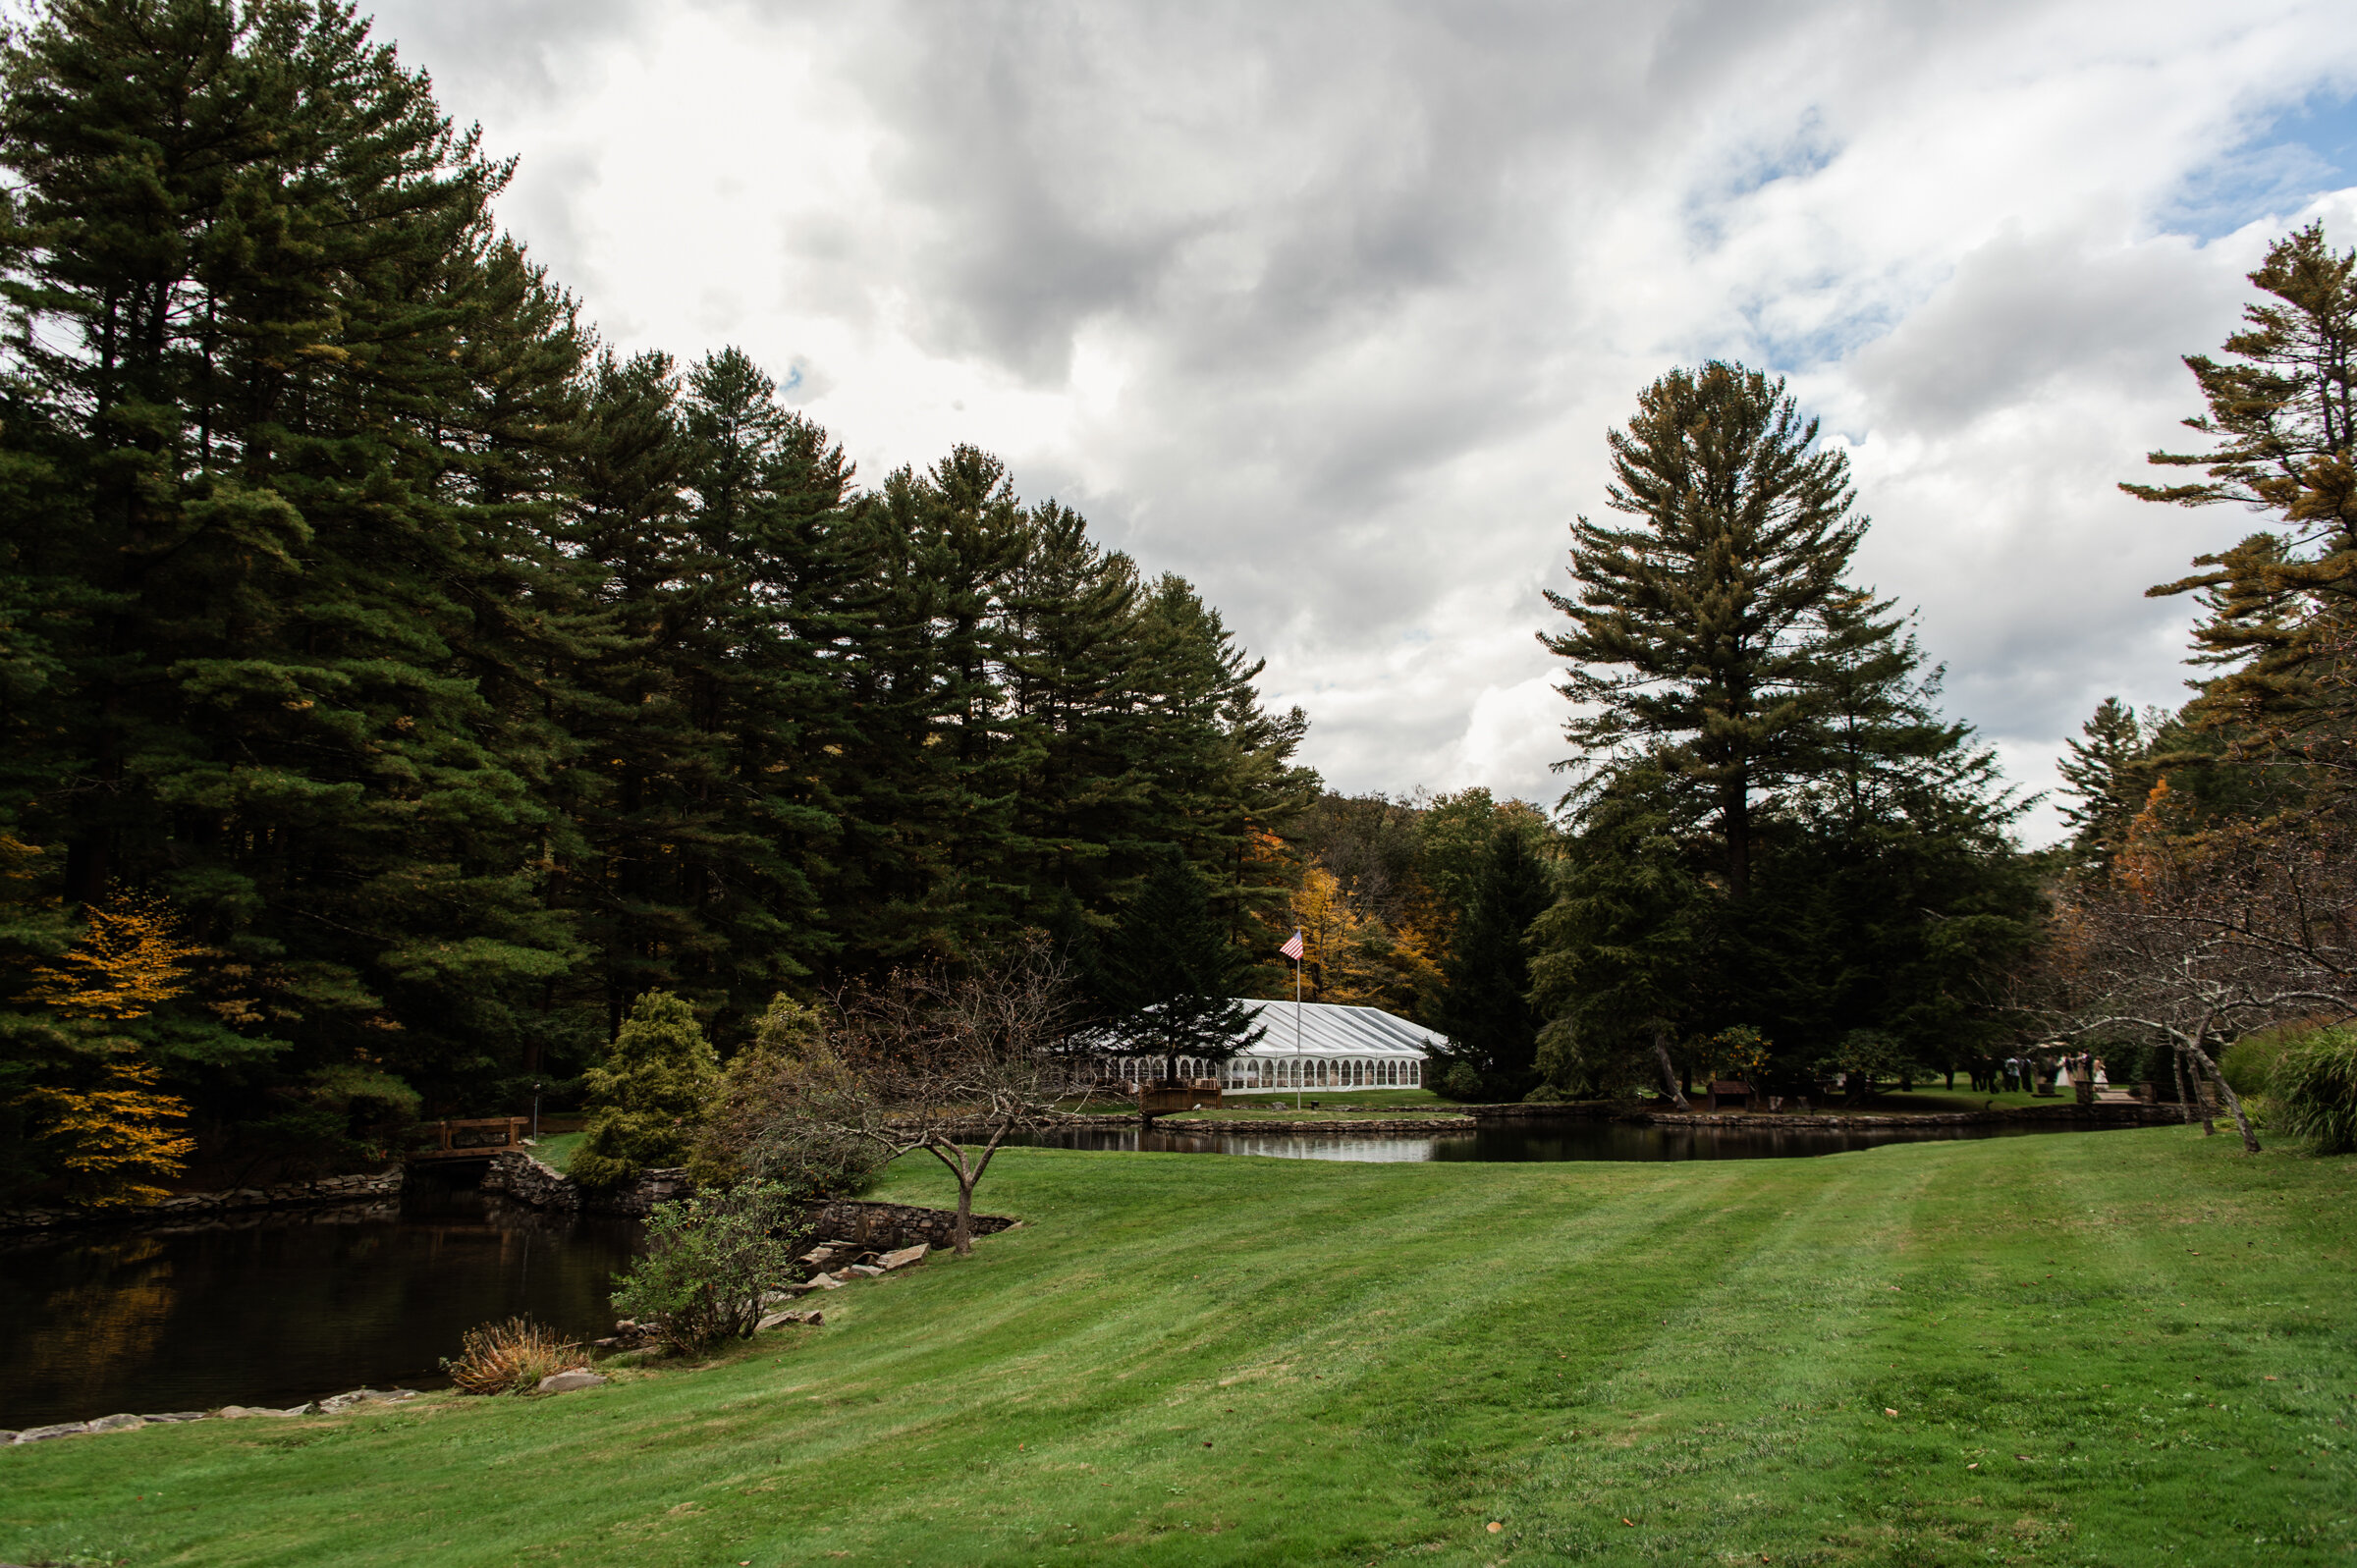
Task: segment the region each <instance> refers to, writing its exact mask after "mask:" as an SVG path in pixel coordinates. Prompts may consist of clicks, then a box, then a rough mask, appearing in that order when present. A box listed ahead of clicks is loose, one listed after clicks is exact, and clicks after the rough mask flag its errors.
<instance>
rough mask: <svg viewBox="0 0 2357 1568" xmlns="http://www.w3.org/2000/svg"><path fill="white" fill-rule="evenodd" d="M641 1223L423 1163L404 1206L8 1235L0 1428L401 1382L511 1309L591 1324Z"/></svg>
mask: <svg viewBox="0 0 2357 1568" xmlns="http://www.w3.org/2000/svg"><path fill="white" fill-rule="evenodd" d="M638 1233H639V1226H638V1224H637V1222H636V1221H634V1220H627V1219H613V1218H603V1217H575V1216H565V1215H548V1214H542V1213H540V1212H538V1211H536V1210H532V1209H527V1208H524V1207H522V1206H521V1205H519V1204H514V1203H509V1202H507V1201H505V1200H502V1199H499V1198H496V1197H487V1196H485V1195H484V1194H482V1193H479V1192H475V1191H473V1190H472V1189H470V1188H465V1187H459V1186H455V1185H452V1184H449V1183H447V1182H444V1181H439V1180H436V1179H434V1178H433V1177H431V1176H427V1177H424V1178H422V1179H413V1180H412V1181H411V1184H410V1188H409V1191H408V1192H406V1193H405V1194H404V1195H403V1198H402V1201H401V1202H399V1203H398V1204H396V1203H391V1202H379V1203H372V1204H366V1205H354V1206H351V1207H349V1208H342V1209H313V1210H299V1211H293V1212H290V1213H286V1214H276V1215H271V1214H253V1215H237V1216H225V1217H221V1218H218V1219H213V1220H205V1221H194V1222H189V1223H184V1224H177V1225H174V1226H172V1227H170V1228H167V1229H151V1230H150V1229H143V1230H139V1231H136V1232H133V1231H113V1232H87V1231H85V1232H81V1233H76V1234H73V1235H69V1236H64V1237H57V1236H51V1237H27V1236H22V1235H20V1236H16V1237H12V1238H10V1242H11V1244H10V1245H9V1246H8V1247H7V1249H6V1250H5V1252H0V1427H27V1426H35V1425H40V1424H43V1423H47V1422H53V1421H76V1420H82V1419H84V1418H86V1417H90V1416H103V1415H109V1414H112V1413H114V1412H116V1411H121V1410H131V1411H153V1410H200V1409H208V1408H210V1407H212V1406H216V1405H222V1404H252V1405H286V1404H295V1403H299V1402H301V1401H302V1400H305V1399H313V1398H317V1397H318V1396H319V1395H321V1394H327V1393H334V1392H336V1391H338V1390H340V1389H345V1388H352V1387H356V1386H358V1385H359V1384H362V1383H373V1384H375V1385H377V1386H379V1387H383V1386H387V1385H390V1384H393V1383H407V1384H409V1385H410V1386H411V1387H415V1386H419V1385H420V1384H422V1383H427V1382H431V1381H433V1380H435V1379H437V1377H438V1374H437V1372H436V1365H437V1363H438V1361H439V1359H440V1358H441V1357H443V1356H446V1355H450V1354H453V1353H454V1352H456V1350H457V1349H458V1344H459V1336H460V1335H461V1334H462V1333H464V1332H465V1331H466V1329H467V1328H470V1327H472V1326H474V1325H476V1324H479V1323H483V1322H486V1321H488V1320H490V1319H494V1318H504V1317H508V1316H511V1315H513V1314H517V1313H529V1314H530V1315H531V1316H533V1317H535V1318H538V1319H539V1320H540V1321H542V1322H543V1323H547V1324H550V1325H553V1326H555V1327H557V1328H559V1329H562V1330H564V1331H565V1332H568V1333H573V1334H577V1335H582V1336H593V1335H595V1334H599V1333H603V1332H606V1331H608V1328H609V1325H611V1324H612V1322H613V1313H612V1311H611V1310H610V1309H609V1308H608V1307H607V1305H606V1300H605V1297H606V1292H607V1290H608V1289H609V1288H610V1285H609V1281H610V1279H611V1277H612V1275H613V1273H614V1272H615V1271H617V1270H618V1269H620V1268H621V1267H622V1265H623V1264H624V1263H625V1262H626V1261H627V1260H628V1259H629V1258H630V1253H631V1251H632V1250H633V1249H634V1248H635V1246H636V1245H637V1241H638Z"/></svg>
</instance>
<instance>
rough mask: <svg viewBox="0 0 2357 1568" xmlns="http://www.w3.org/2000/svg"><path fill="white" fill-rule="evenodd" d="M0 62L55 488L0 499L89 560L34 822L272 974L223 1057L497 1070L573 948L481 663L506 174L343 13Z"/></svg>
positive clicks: (190, 18) (155, 30) (115, 14)
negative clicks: (507, 1044) (487, 402)
mask: <svg viewBox="0 0 2357 1568" xmlns="http://www.w3.org/2000/svg"><path fill="white" fill-rule="evenodd" d="M0 72H5V76H6V91H5V93H0V99H4V107H0V161H5V162H6V163H7V165H8V166H9V167H10V168H11V169H13V170H14V171H15V172H16V173H17V175H18V177H19V179H20V182H21V187H20V190H19V193H18V199H17V202H16V204H15V211H14V213H13V214H12V219H13V221H12V222H11V224H10V225H9V227H8V230H7V233H6V248H7V254H8V257H9V266H8V275H7V277H6V279H5V280H4V283H0V287H4V289H5V292H6V295H7V297H8V298H9V300H10V301H11V303H12V305H13V307H14V308H15V309H16V310H17V312H18V313H19V315H20V317H21V326H22V328H23V344H22V347H21V351H20V353H19V355H18V365H19V368H20V371H21V377H22V379H21V383H20V384H21V386H22V388H23V390H24V393H25V395H26V396H27V397H28V398H31V399H34V400H37V401H38V402H39V403H40V404H41V405H42V406H43V407H44V409H45V411H46V417H45V420H44V421H43V423H42V425H41V428H40V430H39V431H38V432H37V433H36V434H35V443H34V450H35V452H36V453H37V454H38V456H39V458H40V460H41V461H42V462H43V463H44V464H45V466H46V469H47V472H48V473H49V474H51V475H52V476H54V479H55V482H56V489H55V490H54V491H53V492H51V493H49V494H48V496H47V497H46V498H45V500H44V502H43V504H42V505H41V506H39V507H33V508H27V507H25V506H23V505H22V503H24V502H25V501H27V499H30V498H29V496H28V493H27V492H26V491H25V490H22V489H20V490H18V491H16V492H14V493H12V494H11V495H9V496H7V497H5V498H0V506H5V507H7V508H8V509H9V510H8V514H7V516H6V517H5V519H4V520H0V530H4V531H5V532H6V534H7V535H8V537H9V538H10V539H11V540H12V554H13V555H14V556H15V558H16V559H17V560H18V561H19V562H20V563H22V564H23V565H24V566H25V567H27V568H29V570H30V572H31V573H32V574H33V575H34V576H35V577H36V578H39V579H43V580H46V581H48V582H56V583H62V582H73V583H77V584H80V585H81V586H80V588H79V589H78V590H77V597H76V599H75V600H74V603H75V605H76V609H75V611H74V613H73V614H72V615H71V616H70V617H69V618H68V619H67V622H66V623H65V624H64V625H63V626H61V627H60V628H59V631H58V634H57V637H56V640H54V641H53V642H52V647H53V648H54V649H55V650H56V651H57V653H58V655H59V659H58V663H57V667H56V670H55V677H56V689H57V690H58V692H59V706H58V709H57V717H58V718H59V720H60V721H61V723H60V724H59V726H58V728H57V729H56V730H53V731H52V734H51V736H50V738H49V741H48V745H49V748H50V749H51V750H52V751H53V754H54V755H55V756H56V767H55V769H54V771H53V777H54V778H55V779H56V780H57V781H58V783H57V786H56V787H55V788H54V789H51V790H48V791H45V792H44V793H42V794H40V795H36V796H35V797H34V799H33V800H32V801H31V802H29V803H28V806H27V811H26V814H25V818H24V820H25V821H26V823H27V829H28V831H29V832H31V833H32V834H33V835H34V836H35V838H37V840H38V841H40V842H42V843H43V844H45V845H58V846H61V847H62V848H63V850H64V865H63V868H62V877H61V880H60V884H59V886H58V889H57V891H58V892H62V894H63V895H64V896H65V897H66V899H67V900H68V901H69V902H71V903H75V904H80V905H88V904H90V903H93V902H97V901H102V900H103V899H104V898H105V897H106V896H108V893H109V890H110V889H112V888H114V887H117V886H129V887H133V888H149V889H156V890H162V891H164V892H168V893H169V894H170V895H171V896H172V897H173V899H174V900H175V902H177V903H178V904H179V905H180V906H181V907H182V908H183V909H185V910H186V911H187V912H188V913H189V915H190V917H191V918H192V921H193V922H194V923H195V926H196V929H197V930H198V932H199V933H200V934H201V935H202V936H203V937H204V938H205V940H207V941H208V942H210V943H212V944H213V945H215V946H220V947H222V948H223V949H224V950H225V952H226V953H227V954H228V960H227V962H228V967H229V968H230V969H234V970H235V971H237V972H238V973H239V974H240V975H241V976H242V977H243V980H242V983H244V984H246V985H247V986H248V987H249V988H250V989H251V990H252V991H253V992H254V993H256V994H257V996H258V998H259V1000H260V1005H259V1006H258V1007H257V1008H255V1009H252V1010H249V1011H248V1012H247V1013H246V1014H243V1015H238V1018H239V1021H238V1022H236V1023H234V1024H232V1023H228V1022H221V1023H218V1024H217V1025H216V1026H215V1027H213V1028H212V1029H211V1030H210V1031H209V1032H206V1033H203V1034H202V1035H201V1036H199V1037H193V1038H192V1039H191V1040H190V1041H189V1042H188V1043H187V1046H186V1050H185V1052H184V1054H183V1060H184V1061H185V1062H186V1063H187V1064H188V1065H187V1067H186V1068H185V1070H186V1071H187V1072H191V1073H201V1072H203V1071H209V1070H213V1069H216V1068H218V1069H222V1070H224V1071H227V1070H229V1069H230V1068H231V1067H232V1064H234V1063H238V1062H241V1061H245V1062H248V1063H249V1062H250V1061H251V1060H252V1059H253V1058H254V1057H255V1056H256V1055H257V1054H270V1053H274V1052H278V1051H283V1050H288V1049H290V1048H292V1049H294V1050H295V1051H296V1052H297V1057H296V1061H297V1063H300V1064H301V1066H299V1067H298V1068H297V1070H301V1068H302V1067H309V1068H317V1069H324V1068H327V1067H331V1066H334V1065H336V1064H337V1063H339V1062H349V1061H353V1060H357V1059H361V1058H367V1059H378V1058H381V1057H387V1056H389V1057H391V1058H392V1059H393V1060H395V1061H396V1062H397V1063H398V1064H399V1065H400V1068H401V1070H402V1071H405V1072H408V1071H412V1070H414V1071H418V1072H427V1073H432V1074H435V1075H437V1076H442V1077H445V1078H449V1079H463V1078H465V1077H466V1076H467V1075H469V1074H479V1073H480V1072H481V1071H482V1070H483V1069H484V1068H485V1067H486V1066H487V1065H489V1064H490V1062H489V1058H490V1055H491V1054H492V1048H495V1047H496V1046H498V1045H500V1044H503V1043H504V1042H502V1041H500V1040H498V1039H497V1038H496V1036H497V1034H498V1030H497V1028H496V1027H493V1028H489V1029H486V1028H485V1027H484V1019H483V1017H482V1016H481V1014H482V1013H483V1011H484V1010H485V1009H486V1008H488V1009H492V1010H494V1011H497V1010H498V1009H500V1008H502V1007H504V1006H505V1005H506V1004H507V1003H508V1002H511V1001H513V1000H515V999H516V998H518V997H519V996H521V995H522V994H523V992H524V991H525V990H526V989H527V988H529V987H530V986H532V985H533V984H534V983H535V982H537V981H538V980H540V979H542V978H543V977H545V976H546V975H548V974H550V973H552V972H554V971H555V970H558V969H561V968H562V967H563V966H564V964H565V963H566V961H567V955H566V947H567V943H566V939H565V935H564V933H563V931H562V929H561V928H559V927H552V926H551V925H550V924H549V923H548V922H546V921H545V920H543V919H542V918H541V916H540V908H539V899H538V897H537V895H536V890H535V889H534V888H533V886H532V884H531V881H530V879H529V878H528V877H525V876H521V875H520V874H519V871H520V868H521V865H522V864H523V862H524V860H525V857H526V852H527V846H528V845H529V844H530V843H531V842H532V841H533V840H534V839H535V838H537V837H538V836H539V834H540V833H541V832H542V831H543V830H544V826H545V824H544V822H543V821H542V820H541V819H540V818H539V816H538V814H537V813H536V811H535V809H534V807H533V803H532V799H531V787H530V783H529V781H528V779H526V778H525V777H524V776H523V775H522V773H521V772H520V769H519V762H520V760H521V759H519V758H518V757H516V756H513V755H510V754H507V753H505V752H503V750H502V749H501V748H500V747H498V746H497V745H496V744H495V736H494V734H493V730H494V729H495V723H494V720H495V715H494V714H493V712H492V710H491V709H490V707H489V706H488V704H487V703H486V701H485V699H484V694H483V689H482V686H481V685H480V683H479V681H480V677H481V676H482V675H483V673H484V671H485V670H486V669H487V668H504V667H506V666H508V665H509V664H510V663H511V661H512V660H513V659H514V658H515V657H516V655H517V653H518V651H519V650H518V647H517V646H516V644H515V643H514V641H513V640H512V639H510V638H509V637H508V636H507V634H506V630H507V628H506V627H505V624H504V622H503V621H502V618H501V617H500V616H499V615H497V614H496V613H494V614H492V615H490V616H488V617H481V618H478V616H477V614H476V611H477V610H478V609H479V608H480V607H481V606H483V605H485V604H486V603H489V602H493V601H497V600H500V599H503V598H505V597H506V596H507V594H508V592H509V588H510V586H511V585H512V583H513V582H514V580H515V578H516V569H515V568H513V567H511V566H509V565H508V564H506V563H504V562H499V563H493V562H491V561H490V560H489V559H488V556H489V554H490V553H488V552H486V551H484V550H483V549H482V548H481V540H480V534H479V532H478V530H477V528H476V526H475V519H474V518H473V517H472V515H471V510H470V503H471V501H472V500H473V499H474V497H473V495H472V494H471V486H470V483H469V479H468V476H467V473H466V469H467V466H468V463H467V460H466V457H465V456H464V455H462V453H461V451H460V450H459V449H460V448H461V446H462V445H463V443H464V442H465V441H466V440H467V439H469V438H470V437H471V435H472V434H473V433H474V432H475V431H477V430H478V429H479V425H478V424H477V422H476V421H475V419H474V418H473V417H472V416H473V415H474V414H476V413H478V412H479V411H480V409H481V406H482V398H481V388H480V387H479V385H478V384H477V383H476V381H475V380H474V378H475V377H476V376H477V375H479V374H482V373H483V372H484V370H485V368H486V367H485V366H484V364H483V363H482V361H481V359H480V358H479V357H470V356H469V353H468V351H467V347H468V345H469V344H470V343H473V342H477V341H479V340H480V339H482V338H483V337H485V336H487V335H489V334H490V333H491V332H492V331H494V330H496V331H499V332H504V333H510V334H514V333H517V331H518V329H519V328H520V327H521V326H522V323H521V322H520V321H518V320H515V319H509V320H506V321H501V322H498V323H497V325H496V328H495V327H494V316H495V315H496V312H497V310H498V307H499V303H500V300H499V297H498V296H497V292H496V291H495V290H493V289H491V288H489V287H487V277H488V275H489V274H490V273H491V272H492V271H493V270H494V265H495V252H496V250H497V240H496V237H495V235H494V234H493V232H492V230H491V228H490V225H489V218H488V203H489V200H490V198H491V197H492V195H493V194H494V193H495V192H496V191H497V190H498V189H500V187H501V186H502V185H503V184H504V182H505V180H506V178H507V170H506V168H505V167H504V166H502V165H497V164H493V163H490V162H487V161H486V160H484V159H483V158H482V157H481V155H480V153H479V151H478V150H477V147H476V145H475V142H474V140H473V138H472V137H471V136H470V135H461V134H459V133H457V132H455V131H454V130H453V129H452V128H451V126H450V124H449V122H448V121H447V119H445V118H444V117H442V116H441V115H440V113H439V111H438V110H437V109H436V108H435V106H434V103H433V100H432V97H431V95H430V92H429V91H428V90H427V87H426V84H425V82H424V80H423V78H422V77H420V76H417V75H415V74H413V73H410V72H406V71H404V70H402V69H401V68H400V66H399V65H398V64H397V63H396V62H395V60H394V58H393V56H392V53H391V51H390V50H388V49H383V48H379V47H375V46H371V45H370V44H368V43H367V41H366V38H365V27H363V26H362V25H361V24H359V23H357V22H356V21H354V20H353V19H352V18H351V17H350V15H349V14H347V13H345V12H342V11H339V10H335V9H332V8H326V9H317V8H312V7H308V6H304V5H300V4H294V3H266V4H260V5H256V6H254V7H252V8H249V9H247V10H243V11H233V10H232V9H230V8H227V7H223V6H219V5H215V4H207V3H204V0H86V3H77V4H68V5H62V6H59V7H56V8H53V9H52V10H51V11H50V12H49V13H48V14H47V15H46V16H45V17H43V18H42V19H41V20H40V21H39V22H37V23H36V24H34V25H33V26H32V27H29V28H27V29H26V30H25V31H24V32H22V33H20V34H18V35H16V36H14V37H13V38H12V39H10V41H9V43H8V45H7V48H6V53H5V59H4V61H0ZM541 328H542V330H543V332H544V333H546V334H548V335H550V336H554V337H557V338H560V339H561V337H562V334H563V325H562V324H561V323H554V322H543V323H542V324H541ZM511 347H517V346H515V345H511ZM562 351H563V349H562V344H561V343H560V344H559V349H558V352H559V354H560V356H561V354H562ZM441 1003H448V1004H449V1005H448V1006H447V1007H446V1008H445V1007H442V1006H439V1005H438V1004H441ZM404 1018H406V1019H407V1020H408V1022H407V1023H406V1024H405V1023H404V1022H403V1021H402V1020H403V1019H404ZM511 1038H512V1037H511ZM177 1070H183V1069H176V1068H172V1067H169V1066H168V1067H167V1069H166V1071H167V1074H168V1075H169V1074H170V1073H171V1072H173V1071H177ZM237 1070H238V1071H244V1070H245V1069H244V1068H242V1067H241V1068H238V1069H237Z"/></svg>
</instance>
